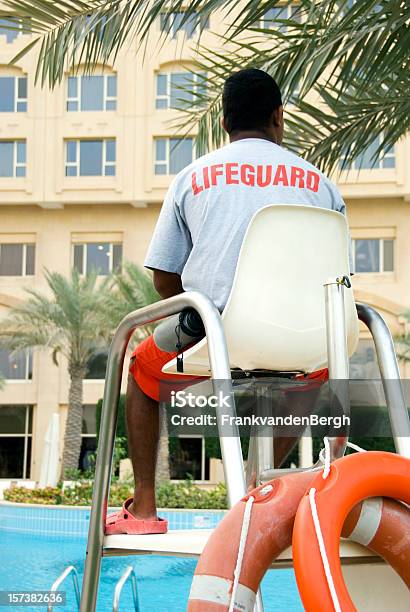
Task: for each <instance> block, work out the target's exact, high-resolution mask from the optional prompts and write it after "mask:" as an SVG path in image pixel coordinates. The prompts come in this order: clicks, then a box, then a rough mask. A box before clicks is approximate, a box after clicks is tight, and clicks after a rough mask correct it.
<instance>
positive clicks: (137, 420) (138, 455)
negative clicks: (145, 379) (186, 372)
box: [125, 374, 159, 519]
mask: <svg viewBox="0 0 410 612" xmlns="http://www.w3.org/2000/svg"><path fill="white" fill-rule="evenodd" d="M125 410H126V418H127V434H128V447H129V451H130V454H131V461H132V467H133V470H134V481H135V489H134V501H133V503H132V504H130V506H129V507H128V511H129V512H130V513H131V514H132V515H133V516H135V517H136V518H140V519H155V518H156V517H157V508H156V503H155V466H156V462H157V450H158V440H159V406H158V402H156V401H155V400H153V399H151V398H150V397H148V396H147V395H145V393H143V392H142V391H141V389H140V388H139V386H138V385H137V383H136V382H135V380H134V377H133V376H132V374H130V375H129V376H128V387H127V396H126V401H125Z"/></svg>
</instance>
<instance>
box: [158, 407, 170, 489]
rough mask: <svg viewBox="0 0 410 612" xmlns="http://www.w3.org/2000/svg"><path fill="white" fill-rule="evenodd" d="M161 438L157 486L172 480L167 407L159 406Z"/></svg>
mask: <svg viewBox="0 0 410 612" xmlns="http://www.w3.org/2000/svg"><path fill="white" fill-rule="evenodd" d="M159 417H160V428H159V431H160V438H159V444H158V459H157V470H156V474H155V479H156V482H157V484H159V483H160V482H164V481H166V480H170V472H169V447H168V423H167V415H166V408H165V406H162V405H161V404H160V405H159Z"/></svg>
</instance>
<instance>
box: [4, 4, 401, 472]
mask: <svg viewBox="0 0 410 612" xmlns="http://www.w3.org/2000/svg"><path fill="white" fill-rule="evenodd" d="M175 24H176V25H175V27H174V28H173V29H172V30H171V31H170V33H169V34H168V37H167V40H166V41H165V44H163V45H158V44H157V38H158V34H159V27H158V32H153V35H152V37H151V40H150V41H149V43H148V46H147V50H146V53H145V59H144V62H143V61H142V58H141V55H140V54H138V53H137V52H136V50H135V49H134V48H130V49H127V50H124V51H122V52H121V53H120V55H119V57H118V58H117V61H116V63H115V66H112V67H107V66H105V67H104V68H103V67H102V66H100V67H98V66H97V67H96V69H95V72H94V74H93V76H92V77H84V75H83V74H82V69H81V66H80V67H79V70H78V72H76V73H75V74H74V73H70V72H67V74H65V76H64V79H63V82H62V83H61V85H59V86H57V87H56V88H55V89H54V90H53V91H51V90H49V89H48V88H47V87H45V88H41V87H40V86H35V85H34V75H35V68H36V58H35V54H33V53H30V54H29V55H27V56H25V57H23V58H22V59H21V60H20V61H19V62H18V63H17V65H15V66H13V67H11V66H10V65H9V62H10V60H11V59H12V57H14V56H15V55H16V54H17V53H18V52H19V51H20V50H21V49H22V48H23V47H24V46H25V45H26V44H27V43H28V42H29V40H30V38H29V37H28V36H27V35H22V34H21V33H20V32H17V31H10V30H8V29H7V20H4V19H3V20H2V21H1V22H0V317H4V316H5V315H6V314H7V312H8V311H9V309H10V308H12V307H13V306H15V305H16V304H19V303H20V302H21V300H24V299H25V289H26V288H28V287H34V288H36V289H38V290H41V291H46V282H45V278H44V270H45V269H48V270H52V271H58V272H60V273H62V274H64V275H67V276H68V275H69V274H70V271H71V269H72V268H73V267H76V268H77V269H78V270H79V271H80V272H81V273H83V274H84V273H86V272H87V270H90V269H91V268H92V267H98V269H99V271H100V274H101V275H105V274H108V273H109V272H110V271H112V270H113V269H116V268H118V267H120V266H121V263H122V262H123V261H133V262H137V263H142V262H143V258H144V254H145V251H146V249H147V246H148V243H149V240H150V236H151V233H152V230H153V228H154V225H155V222H156V219H157V217H158V213H159V210H160V207H161V203H162V200H163V197H164V194H165V191H166V189H167V187H168V185H169V183H170V180H171V179H172V176H173V175H175V174H176V173H177V172H178V171H179V170H180V169H182V168H183V167H184V166H185V165H186V164H188V163H190V161H191V160H192V159H193V157H194V156H195V151H194V140H193V136H194V133H192V137H191V136H189V137H186V138H185V139H184V141H183V142H182V143H181V144H180V146H178V147H177V148H175V144H176V141H177V140H179V138H181V137H178V135H175V128H174V127H173V126H172V122H173V120H174V119H175V118H176V117H177V115H178V108H179V106H180V105H181V104H186V103H188V104H189V98H190V97H189V94H185V93H184V96H183V97H185V100H181V92H180V91H178V86H179V85H180V84H181V83H183V82H184V79H186V78H187V74H189V70H190V67H191V64H190V62H192V60H193V58H194V57H195V52H194V50H193V47H194V42H195V37H196V35H197V32H195V30H194V29H193V28H192V26H191V25H190V24H189V23H187V24H185V25H184V27H183V28H181V27H180V24H178V20H176V21H175ZM205 26H206V29H205V31H204V34H203V43H204V44H205V45H207V44H209V45H211V44H213V43H214V38H213V37H214V33H215V32H217V31H218V29H219V28H221V25H220V20H219V18H218V15H217V14H216V15H215V16H211V18H210V20H209V22H208V23H207V24H205ZM221 33H222V30H221ZM191 43H192V44H191ZM202 86H203V84H202V83H201V82H200V81H198V84H197V85H196V87H198V88H199V87H202ZM385 153H386V154H385V156H384V157H383V158H381V159H380V161H379V162H377V163H376V165H375V167H373V168H371V163H370V160H369V155H367V156H365V157H364V159H363V160H362V164H361V166H362V169H361V171H360V172H358V170H357V169H356V168H355V167H352V168H351V169H350V170H349V171H344V172H342V173H341V174H339V175H338V176H335V177H334V180H336V181H337V182H338V183H339V186H340V190H341V192H342V194H343V196H344V199H345V201H346V203H347V209H348V219H349V223H350V227H351V233H352V238H353V255H354V267H355V272H356V274H355V277H354V280H353V283H354V290H355V293H356V297H357V299H360V300H362V301H365V302H367V303H369V304H370V305H372V306H374V307H376V308H377V309H378V310H380V312H381V313H382V314H383V316H385V318H386V319H387V321H388V323H389V325H390V327H391V330H392V332H393V333H394V334H399V333H401V332H403V331H404V329H405V318H404V317H403V313H404V311H406V310H407V309H409V308H410V251H409V247H408V244H409V235H410V174H409V173H406V168H407V166H408V164H409V162H410V139H406V140H403V141H402V142H400V143H397V145H396V146H395V147H394V149H393V150H391V151H387V152H385ZM357 362H358V363H366V364H370V365H371V367H372V366H373V365H374V362H375V357H374V350H373V349H372V346H371V343H370V341H369V339H368V336H367V335H366V332H365V331H364V330H362V340H361V344H360V346H359V350H358V354H357ZM94 365H95V367H93V368H91V371H90V373H89V375H88V376H89V377H88V378H87V380H85V381H84V423H83V453H82V459H81V461H82V465H83V466H84V465H86V459H87V453H88V452H90V451H92V450H93V449H94V448H95V405H96V403H97V401H98V400H99V399H100V398H101V397H102V394H103V380H102V374H101V372H102V370H101V367H98V359H97V360H96V363H95V364H94ZM0 372H1V373H2V375H3V377H4V378H5V379H6V385H5V387H4V388H3V390H1V391H0V479H2V478H3V479H10V478H12V479H17V478H23V479H33V480H38V479H39V475H40V470H41V461H42V455H43V448H44V437H45V434H46V430H47V427H48V424H49V422H50V419H51V416H52V414H53V413H55V412H57V413H59V414H60V415H61V424H62V427H61V437H62V436H63V430H64V420H65V415H66V411H67V402H68V383H69V381H68V375H67V368H66V364H65V363H64V362H63V361H62V362H61V363H60V364H59V366H58V367H57V366H55V365H54V364H53V362H52V359H51V356H50V354H49V353H48V352H47V351H35V352H34V353H33V354H31V353H24V354H23V353H22V354H18V355H10V354H9V353H7V352H6V351H0ZM184 444H185V445H186V452H187V456H191V457H195V460H193V461H191V464H192V465H190V468H187V471H188V472H189V471H191V473H192V470H195V476H196V478H198V479H205V478H206V477H207V469H206V465H205V458H204V445H203V440H202V439H198V441H193V440H187V441H186V442H184ZM188 462H189V461H188ZM175 475H176V476H178V474H175Z"/></svg>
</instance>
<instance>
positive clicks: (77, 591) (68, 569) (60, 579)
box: [47, 565, 80, 612]
mask: <svg viewBox="0 0 410 612" xmlns="http://www.w3.org/2000/svg"><path fill="white" fill-rule="evenodd" d="M70 574H71V577H72V579H73V587H74V592H75V598H76V601H77V608H78V609H80V588H79V586H78V572H77V570H76V569H75V567H74V565H69V566H68V567H66V568H65V570H64V571H63V573H62V574H60V576H59V577H58V578H57V580H55V581H54V582H53V584H52V587H51V589H50V592H55V591H57V589H58V587H59V586H60V584H62V583H63V582H64V580H65V579H66V578H67V576H70ZM54 605H55V604H51V603H50V604H49V605H48V606H47V612H52V611H53V608H54Z"/></svg>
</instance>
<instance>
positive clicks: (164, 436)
mask: <svg viewBox="0 0 410 612" xmlns="http://www.w3.org/2000/svg"><path fill="white" fill-rule="evenodd" d="M104 299H105V308H106V311H107V313H109V318H110V320H112V321H113V322H115V323H116V324H118V323H119V322H120V321H121V319H122V318H123V317H125V316H126V315H127V314H128V313H130V312H132V311H133V310H136V309H137V308H142V307H143V306H147V305H148V304H153V303H154V302H157V301H158V300H160V299H161V297H160V295H159V294H158V293H157V292H156V290H155V288H154V285H153V283H152V277H151V274H150V273H149V272H146V271H145V270H143V269H141V267H140V266H138V265H137V264H134V263H131V262H127V263H125V264H124V265H123V271H122V273H116V274H113V276H112V280H111V283H110V291H108V292H107V293H106V295H105V298H104ZM153 328H154V325H145V326H144V327H140V328H139V329H138V330H137V331H136V333H135V334H134V338H136V339H137V341H139V342H141V341H142V340H144V338H146V337H147V336H148V335H149V334H151V333H152V331H153ZM160 409H161V412H160V417H161V436H160V441H159V448H158V461H157V472H156V478H157V482H162V481H165V480H169V478H170V472H169V448H168V445H169V444H168V428H167V420H166V414H165V409H164V407H162V406H161V407H160Z"/></svg>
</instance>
